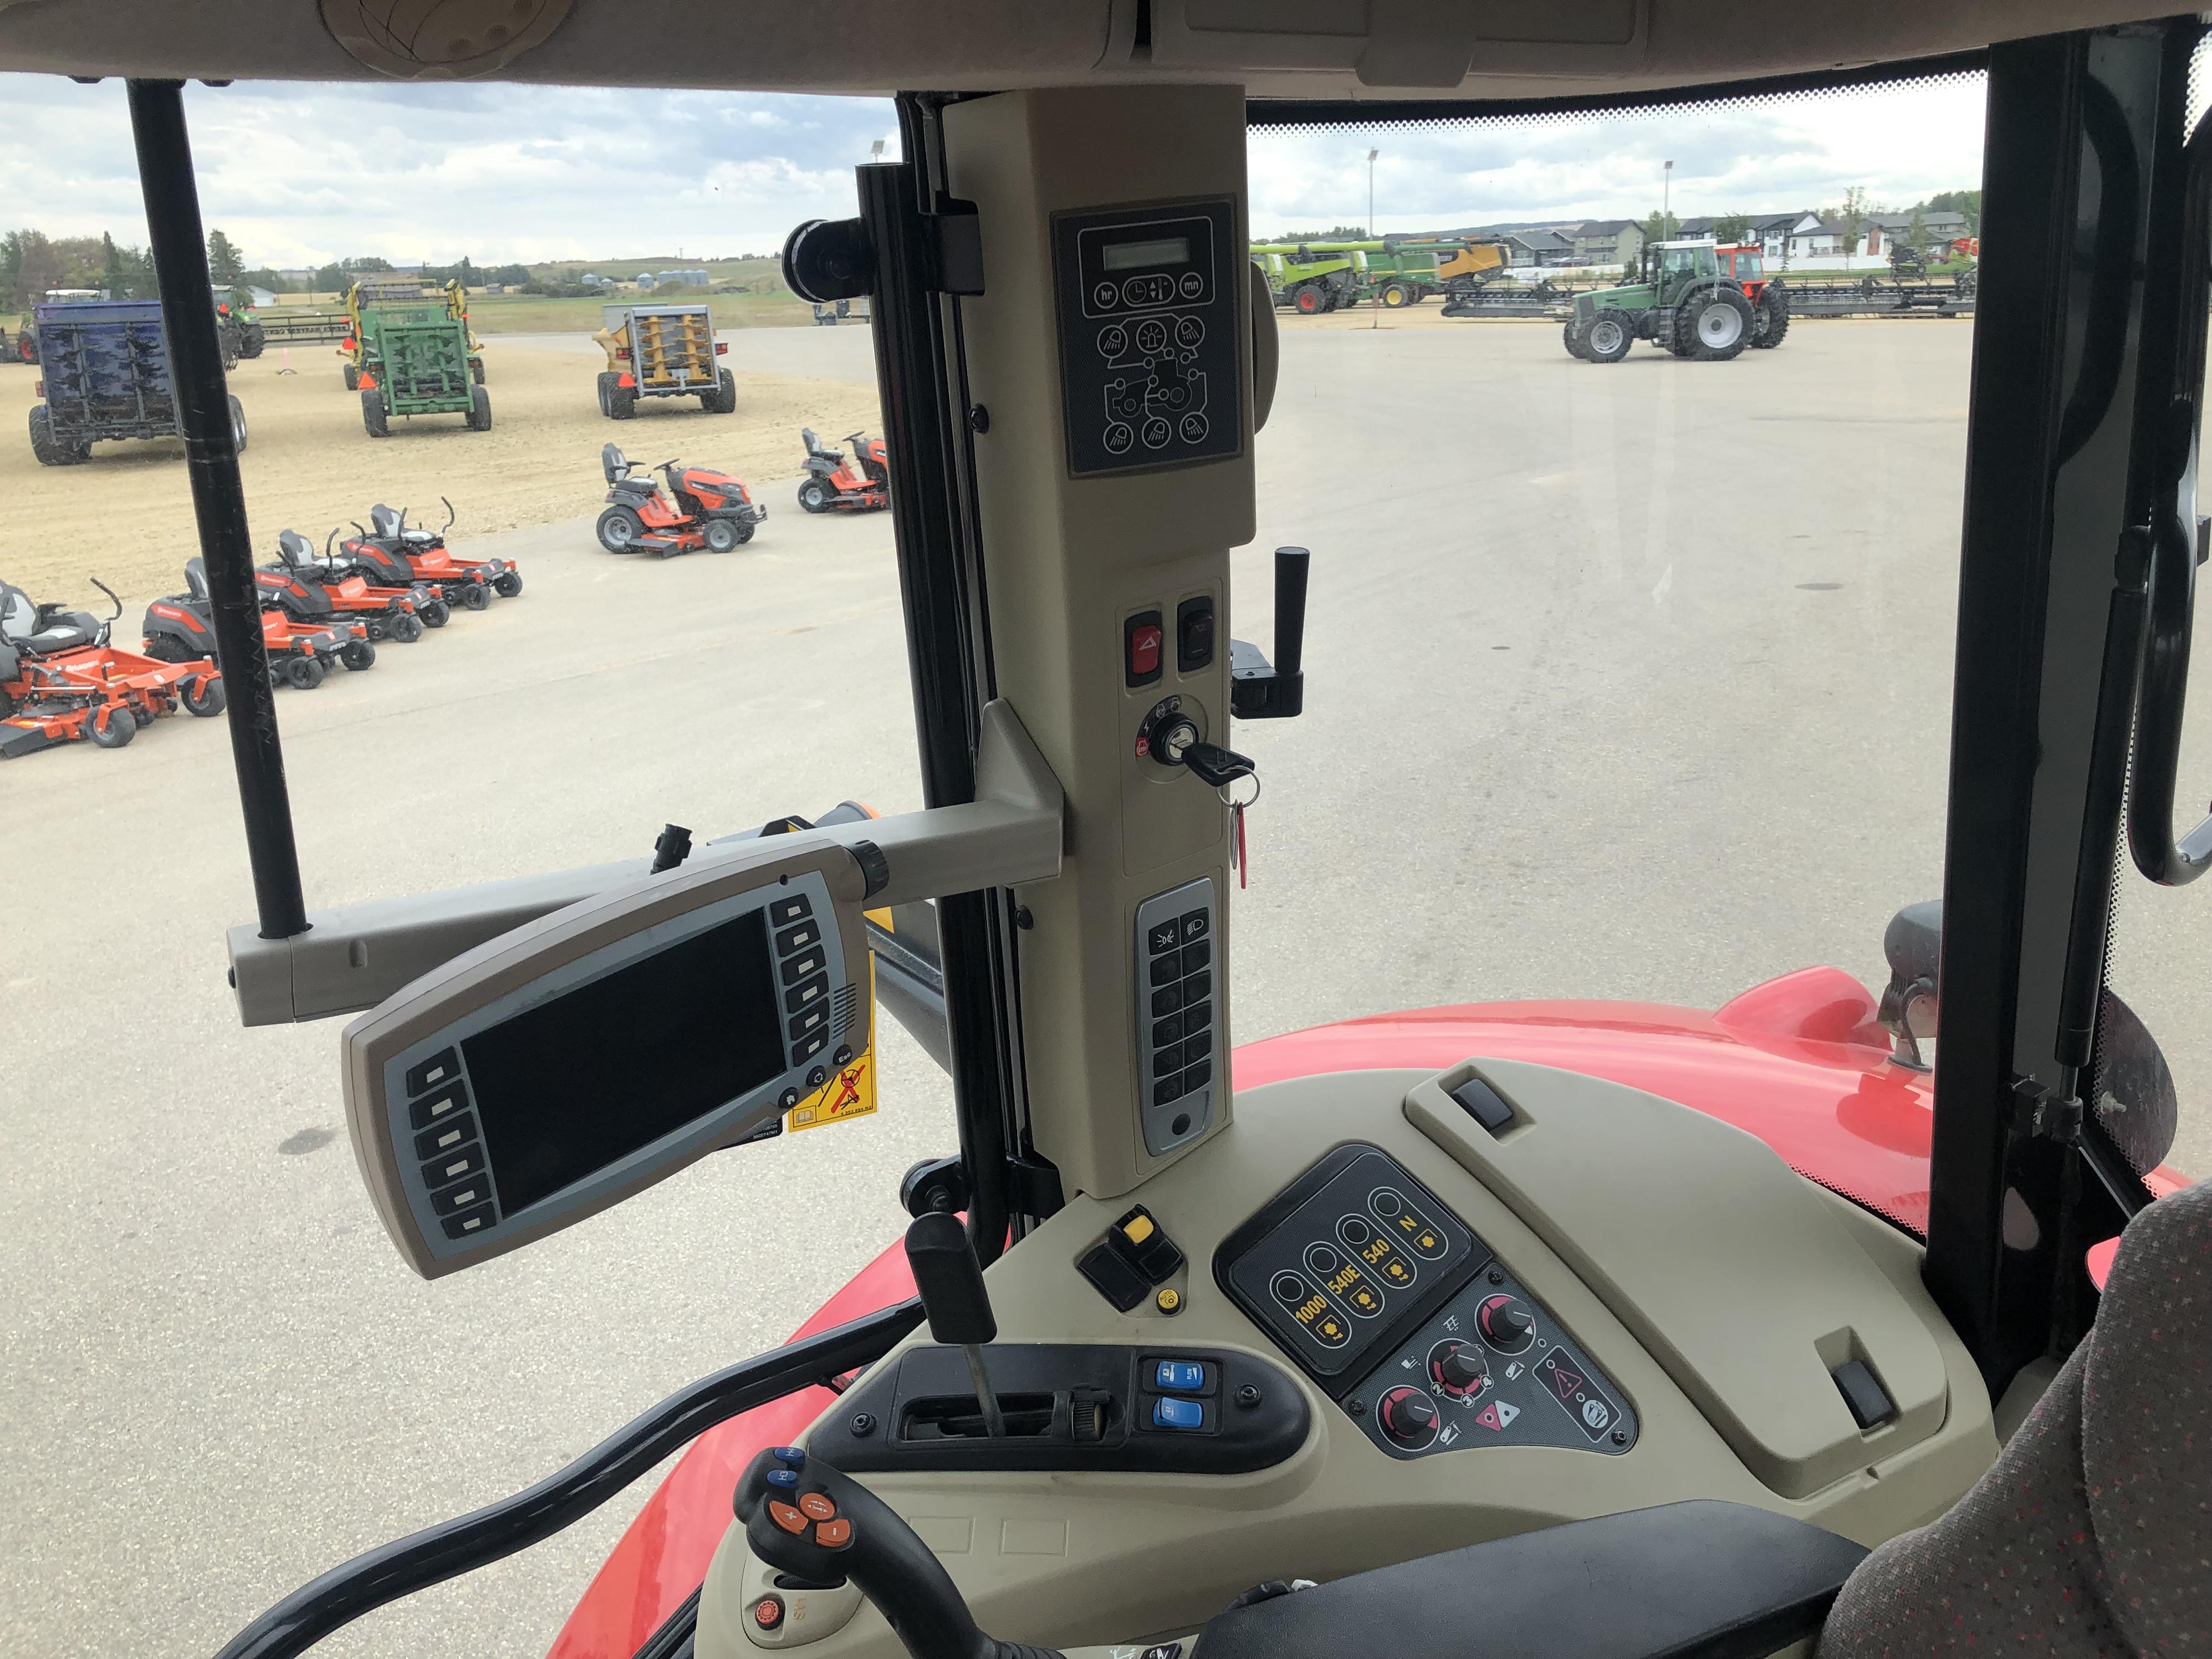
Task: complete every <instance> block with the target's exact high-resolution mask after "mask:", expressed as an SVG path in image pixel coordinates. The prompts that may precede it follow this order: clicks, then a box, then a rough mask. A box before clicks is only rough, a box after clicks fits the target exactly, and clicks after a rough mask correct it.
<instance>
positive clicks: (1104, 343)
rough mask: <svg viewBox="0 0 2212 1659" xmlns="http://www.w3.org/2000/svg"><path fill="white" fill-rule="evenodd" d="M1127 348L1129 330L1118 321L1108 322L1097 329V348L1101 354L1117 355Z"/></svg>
mask: <svg viewBox="0 0 2212 1659" xmlns="http://www.w3.org/2000/svg"><path fill="white" fill-rule="evenodd" d="M1098 349H1099V352H1100V354H1101V355H1102V356H1107V357H1118V356H1121V354H1122V353H1123V352H1125V351H1127V349H1129V331H1128V330H1127V329H1126V328H1123V327H1122V326H1121V324H1119V323H1109V324H1107V325H1106V326H1105V327H1103V328H1102V329H1100V330H1099V331H1098Z"/></svg>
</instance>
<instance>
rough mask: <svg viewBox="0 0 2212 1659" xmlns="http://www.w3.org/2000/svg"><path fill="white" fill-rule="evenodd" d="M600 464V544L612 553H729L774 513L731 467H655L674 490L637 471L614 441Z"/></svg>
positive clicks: (676, 464) (602, 454)
mask: <svg viewBox="0 0 2212 1659" xmlns="http://www.w3.org/2000/svg"><path fill="white" fill-rule="evenodd" d="M599 470H600V471H603V472H605V474H606V477H607V501H608V503H609V505H608V507H607V510H606V511H605V512H604V513H600V514H599V545H600V546H601V547H604V548H605V549H606V550H607V551H608V552H610V553H657V554H659V556H661V557H662V558H664V559H665V558H669V557H671V556H674V555H676V554H678V553H696V552H697V551H698V550H700V549H701V548H702V547H703V548H705V549H706V550H708V552H709V553H727V552H728V551H729V550H731V549H732V548H734V547H740V546H742V545H744V544H745V543H747V542H749V541H750V540H752V538H753V531H754V530H755V529H756V528H757V526H759V524H760V522H761V520H763V519H765V518H767V517H768V509H767V508H766V507H763V506H761V505H760V504H759V503H758V502H757V501H754V500H753V498H752V496H751V495H750V493H749V492H748V491H747V490H746V489H745V487H744V483H742V482H741V481H739V480H738V479H736V478H733V477H731V476H730V475H729V474H728V473H726V472H715V471H710V470H709V469H708V468H706V467H703V466H686V465H684V464H683V463H682V462H681V461H663V462H662V463H661V464H660V465H659V466H658V467H655V468H654V469H653V471H657V472H659V473H661V474H662V475H663V476H665V477H666V478H667V480H668V492H667V494H666V495H663V494H662V493H661V489H660V486H659V484H657V483H653V477H652V474H651V473H647V474H644V475H642V476H638V475H635V474H634V473H633V471H632V469H631V467H630V463H629V457H627V456H626V455H624V454H623V453H622V451H621V450H619V449H617V448H616V447H614V446H613V445H612V444H608V445H606V446H605V447H603V448H602V449H601V450H600V451H599ZM671 498H672V499H671Z"/></svg>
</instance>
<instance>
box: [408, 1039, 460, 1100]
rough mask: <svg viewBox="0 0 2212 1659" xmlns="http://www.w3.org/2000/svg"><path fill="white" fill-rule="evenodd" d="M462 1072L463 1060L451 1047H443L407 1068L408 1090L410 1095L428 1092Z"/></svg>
mask: <svg viewBox="0 0 2212 1659" xmlns="http://www.w3.org/2000/svg"><path fill="white" fill-rule="evenodd" d="M460 1074H461V1062H460V1061H459V1060H458V1059H456V1058H455V1057H454V1054H453V1050H452V1049H451V1048H441V1049H439V1050H438V1052H437V1053H436V1054H433V1055H431V1056H430V1058H429V1059H428V1060H423V1061H422V1062H421V1063H420V1064H419V1065H415V1066H409V1067H408V1068H407V1092H408V1093H409V1094H410V1095H419V1094H424V1093H427V1092H428V1091H430V1090H432V1089H435V1088H436V1087H437V1086H438V1085H440V1084H441V1083H450V1082H452V1081H453V1079H455V1078H458V1077H459V1076H460Z"/></svg>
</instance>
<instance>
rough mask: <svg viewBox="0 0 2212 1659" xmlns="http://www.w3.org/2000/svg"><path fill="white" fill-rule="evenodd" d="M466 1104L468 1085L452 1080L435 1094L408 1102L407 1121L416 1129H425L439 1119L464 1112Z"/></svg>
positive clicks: (455, 1079) (466, 1107) (467, 1101)
mask: <svg viewBox="0 0 2212 1659" xmlns="http://www.w3.org/2000/svg"><path fill="white" fill-rule="evenodd" d="M468 1103H469V1085H467V1084H465V1083H464V1082H462V1081H461V1080H460V1079H459V1078H454V1079H452V1080H451V1081H450V1082H448V1083H447V1084H446V1085H444V1086H443V1087H441V1088H440V1089H439V1090H438V1091H436V1092H435V1093H434V1094H431V1095H428V1096H427V1097H424V1098H423V1099H421V1100H416V1101H410V1103H408V1107H407V1121H409V1122H410V1123H411V1124H413V1125H414V1126H415V1127H416V1128H418V1129H427V1128H428V1127H430V1126H431V1125H432V1124H433V1123H435V1122H437V1121H439V1119H441V1118H446V1117H451V1116H452V1115H453V1114H454V1113H455V1112H459V1111H465V1110H466V1109H468Z"/></svg>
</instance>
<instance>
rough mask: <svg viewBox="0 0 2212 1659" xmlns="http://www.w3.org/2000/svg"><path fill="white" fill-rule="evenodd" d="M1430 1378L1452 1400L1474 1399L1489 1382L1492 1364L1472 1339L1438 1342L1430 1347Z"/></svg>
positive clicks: (1440, 1392)
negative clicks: (1467, 1340)
mask: <svg viewBox="0 0 2212 1659" xmlns="http://www.w3.org/2000/svg"><path fill="white" fill-rule="evenodd" d="M1429 1381H1430V1383H1431V1384H1432V1385H1433V1386H1434V1387H1435V1389H1436V1390H1437V1393H1439V1394H1441V1395H1443V1396H1444V1397H1445V1398H1446V1399H1449V1400H1473V1399H1474V1398H1475V1397H1476V1396H1477V1395H1480V1393H1481V1392H1482V1391H1483V1390H1484V1389H1486V1388H1488V1387H1489V1386H1490V1364H1489V1362H1488V1361H1487V1360H1486V1359H1484V1358H1483V1357H1482V1350H1481V1349H1480V1348H1478V1347H1476V1346H1474V1344H1473V1343H1471V1342H1459V1341H1449V1342H1439V1343H1437V1346H1435V1347H1433V1348H1431V1349H1430V1350H1429Z"/></svg>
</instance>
